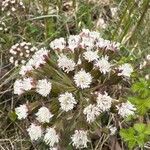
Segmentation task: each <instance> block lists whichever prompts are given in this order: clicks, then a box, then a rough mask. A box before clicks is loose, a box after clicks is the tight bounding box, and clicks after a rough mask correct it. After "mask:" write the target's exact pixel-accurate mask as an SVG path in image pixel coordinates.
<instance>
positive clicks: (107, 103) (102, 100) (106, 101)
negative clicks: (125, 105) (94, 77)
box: [97, 92, 112, 111]
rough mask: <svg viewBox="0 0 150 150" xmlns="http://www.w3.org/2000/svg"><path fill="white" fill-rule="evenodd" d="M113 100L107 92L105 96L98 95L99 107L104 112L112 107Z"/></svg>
mask: <svg viewBox="0 0 150 150" xmlns="http://www.w3.org/2000/svg"><path fill="white" fill-rule="evenodd" d="M111 103H112V98H111V97H110V96H108V94H107V93H106V92H105V94H104V95H102V94H100V93H99V94H98V97H97V106H98V108H99V109H100V110H102V111H108V110H109V109H110V107H111Z"/></svg>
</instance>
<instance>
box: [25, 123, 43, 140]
mask: <svg viewBox="0 0 150 150" xmlns="http://www.w3.org/2000/svg"><path fill="white" fill-rule="evenodd" d="M27 131H28V134H29V136H30V138H31V140H32V141H33V140H38V139H39V138H41V136H42V129H41V126H37V125H35V124H34V123H32V124H31V125H30V127H29V128H28V129H27Z"/></svg>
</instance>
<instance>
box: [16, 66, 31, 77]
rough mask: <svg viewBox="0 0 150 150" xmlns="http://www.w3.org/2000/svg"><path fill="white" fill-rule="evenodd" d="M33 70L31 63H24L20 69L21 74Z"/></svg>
mask: <svg viewBox="0 0 150 150" xmlns="http://www.w3.org/2000/svg"><path fill="white" fill-rule="evenodd" d="M31 70H33V67H32V66H30V65H23V66H22V67H21V69H20V71H19V74H20V75H22V76H24V75H25V74H26V73H27V72H29V71H31Z"/></svg>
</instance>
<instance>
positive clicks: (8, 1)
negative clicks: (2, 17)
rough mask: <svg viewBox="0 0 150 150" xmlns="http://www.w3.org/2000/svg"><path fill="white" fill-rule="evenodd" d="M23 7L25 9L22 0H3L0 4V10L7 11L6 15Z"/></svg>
mask: <svg viewBox="0 0 150 150" xmlns="http://www.w3.org/2000/svg"><path fill="white" fill-rule="evenodd" d="M23 9H25V6H24V4H23V2H22V0H19V1H18V0H3V1H2V4H1V10H2V11H3V12H7V15H11V13H14V12H16V11H18V10H23Z"/></svg>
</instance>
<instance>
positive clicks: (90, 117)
mask: <svg viewBox="0 0 150 150" xmlns="http://www.w3.org/2000/svg"><path fill="white" fill-rule="evenodd" d="M83 113H84V114H85V115H86V118H87V122H88V123H91V122H93V121H95V119H96V117H97V116H99V115H100V109H99V108H98V107H96V106H95V105H92V104H90V105H89V106H87V107H86V108H84V110H83Z"/></svg>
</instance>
